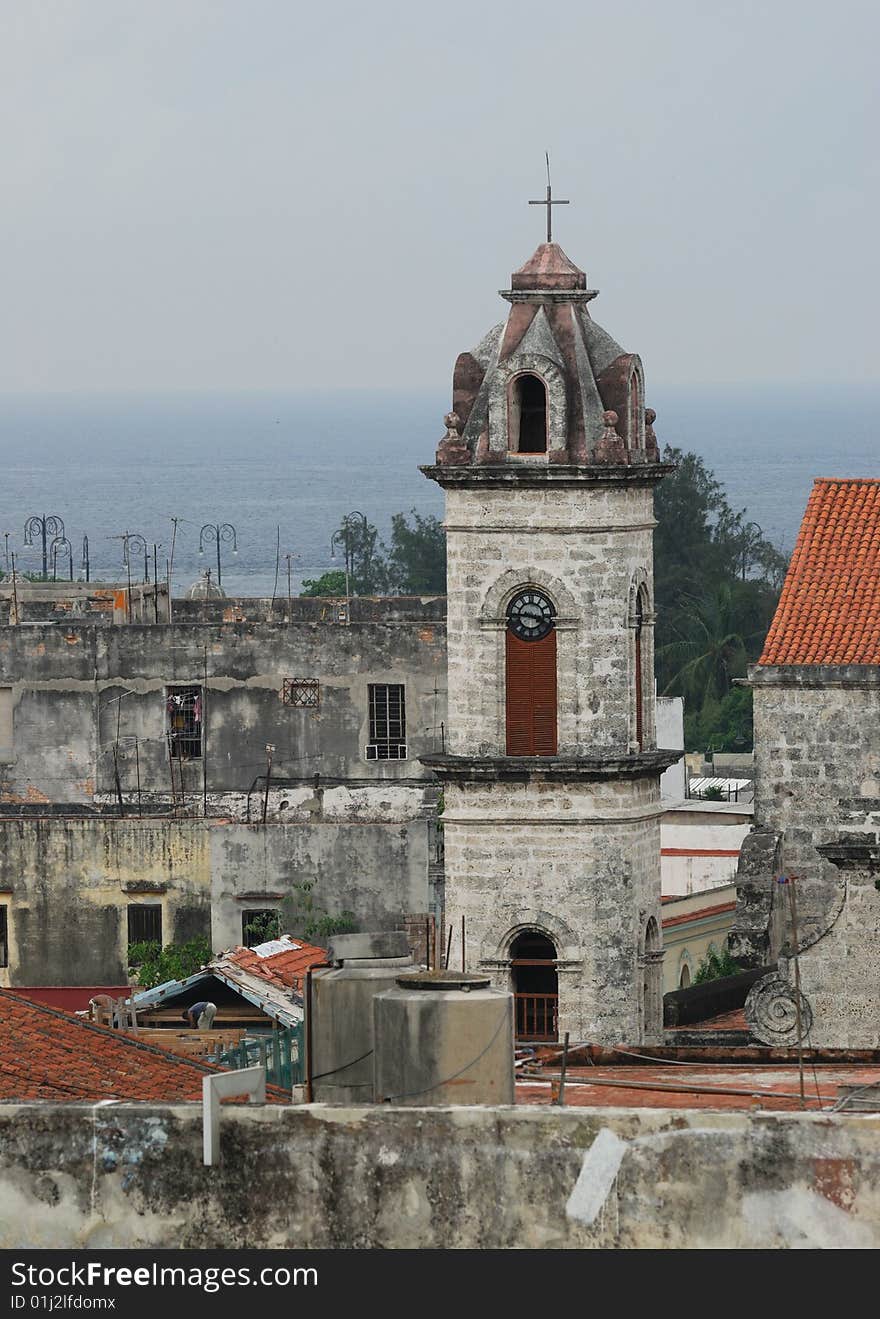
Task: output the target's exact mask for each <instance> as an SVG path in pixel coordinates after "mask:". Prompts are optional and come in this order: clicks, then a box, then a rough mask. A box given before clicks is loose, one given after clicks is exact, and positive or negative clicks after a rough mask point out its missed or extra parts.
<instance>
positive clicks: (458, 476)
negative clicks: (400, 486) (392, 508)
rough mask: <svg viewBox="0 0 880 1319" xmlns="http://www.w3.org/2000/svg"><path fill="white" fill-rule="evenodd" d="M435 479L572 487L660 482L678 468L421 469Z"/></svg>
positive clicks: (448, 484) (447, 485)
mask: <svg viewBox="0 0 880 1319" xmlns="http://www.w3.org/2000/svg"><path fill="white" fill-rule="evenodd" d="M419 471H421V472H423V473H424V475H425V476H427V477H428V479H429V480H431V481H436V482H437V484H438V485H440V486H442V487H443V488H444V489H451V488H455V487H457V488H459V489H461V488H465V489H467V488H474V489H479V488H481V487H484V486H494V487H495V488H498V487H499V486H509V487H512V488H514V489H526V490H529V489H532V490H536V489H543V488H545V487H546V486H557V487H563V488H571V487H577V486H585V485H592V486H600V487H601V486H621V485H649V486H654V485H657V483H658V482H659V481H662V479H663V477H664V476H666V474H667V473H668V472H673V471H675V465H674V464H673V463H618V464H613V465H612V464H608V465H607V466H606V465H603V464H601V463H593V464H589V465H585V464H581V465H575V464H573V463H509V464H508V463H481V464H480V465H479V466H473V465H471V464H464V465H462V466H461V467H457V466H454V465H451V464H450V465H449V466H444V465H440V464H438V463H434V464H432V465H425V466H423V467H420V468H419Z"/></svg>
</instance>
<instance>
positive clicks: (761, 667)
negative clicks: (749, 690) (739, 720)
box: [734, 664, 880, 688]
mask: <svg viewBox="0 0 880 1319" xmlns="http://www.w3.org/2000/svg"><path fill="white" fill-rule="evenodd" d="M748 672H749V676H748V677H747V678H740V679H734V681H735V682H737V685H739V686H743V687H862V688H874V687H880V664H752V665H750V666H749V671H748Z"/></svg>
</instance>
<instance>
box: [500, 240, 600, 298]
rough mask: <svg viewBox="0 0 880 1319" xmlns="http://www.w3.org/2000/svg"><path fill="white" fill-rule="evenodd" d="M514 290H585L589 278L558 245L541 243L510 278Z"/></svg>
mask: <svg viewBox="0 0 880 1319" xmlns="http://www.w3.org/2000/svg"><path fill="white" fill-rule="evenodd" d="M510 287H511V288H512V289H585V288H586V287H587V277H586V275H585V274H584V272H583V271H582V270H578V268H577V266H576V265H575V264H574V262H573V261H571V260H569V258H568V257H567V256H566V255H565V253H564V252H563V250H562V248H561V247H560V246H559V244H558V243H541V245H540V247H536V248H535V250H534V252H533V253H532V255H531V256H530V257H529V259H528V261H526V263H525V264H524V265H522V266H520V268H519V270H515V271H514V272H513V274H512V276H511V278H510Z"/></svg>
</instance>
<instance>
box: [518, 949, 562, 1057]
mask: <svg viewBox="0 0 880 1319" xmlns="http://www.w3.org/2000/svg"><path fill="white" fill-rule="evenodd" d="M510 967H511V973H512V976H513V993H514V1000H515V1003H516V1038H517V1039H518V1040H551V1041H555V1040H556V1038H557V1034H558V1031H557V1025H556V1020H557V1014H558V1011H559V977H558V975H557V973H556V948H555V946H554V944H553V940H552V939H548V938H547V936H546V934H541V932H540V931H539V930H523V932H522V934H518V935H517V936H516V938H515V939H514V941H513V944H512V945H511V949H510Z"/></svg>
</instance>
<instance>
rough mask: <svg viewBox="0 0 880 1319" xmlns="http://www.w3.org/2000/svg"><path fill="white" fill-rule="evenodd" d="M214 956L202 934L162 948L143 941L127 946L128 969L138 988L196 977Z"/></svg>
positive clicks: (152, 987)
mask: <svg viewBox="0 0 880 1319" xmlns="http://www.w3.org/2000/svg"><path fill="white" fill-rule="evenodd" d="M213 955H214V954H213V953H212V951H211V945H210V943H209V941H208V940H207V939H206V938H205V936H204V935H203V934H199V935H196V937H195V938H194V939H189V940H188V941H187V942H186V943H168V944H166V945H165V947H164V948H163V947H162V946H161V944H159V943H158V942H156V941H155V940H152V939H145V940H144V941H143V942H141V943H132V944H129V945H128V970H129V973H132V972H135V973H136V974H137V983H138V985H139V987H140V988H141V989H154V988H155V987H156V985H164V984H165V982H166V981H167V980H186V978H187V976H191V975H195V973H196V971H200V970H201V968H202V967H203V966H205V965H206V963H208V962H210V960H211V958H212V957H213Z"/></svg>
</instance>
